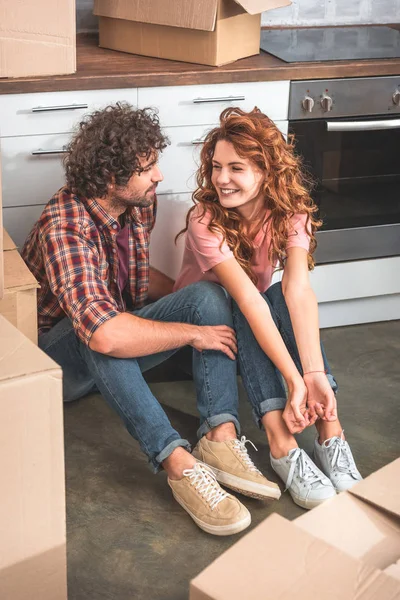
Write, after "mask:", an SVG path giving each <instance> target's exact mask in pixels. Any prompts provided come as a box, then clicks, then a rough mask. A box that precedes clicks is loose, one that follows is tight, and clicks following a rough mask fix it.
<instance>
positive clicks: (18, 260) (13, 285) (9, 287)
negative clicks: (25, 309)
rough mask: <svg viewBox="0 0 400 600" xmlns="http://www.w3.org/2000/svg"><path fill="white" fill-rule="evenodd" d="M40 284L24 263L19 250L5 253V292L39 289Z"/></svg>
mask: <svg viewBox="0 0 400 600" xmlns="http://www.w3.org/2000/svg"><path fill="white" fill-rule="evenodd" d="M38 287H39V284H38V282H37V281H36V279H35V278H34V276H33V275H32V273H31V272H30V270H29V269H28V267H27V266H26V264H25V263H24V261H23V259H22V257H21V255H20V254H19V252H18V250H9V251H8V252H5V253H4V292H5V293H7V292H14V291H18V290H23V289H24V290H26V289H32V288H38Z"/></svg>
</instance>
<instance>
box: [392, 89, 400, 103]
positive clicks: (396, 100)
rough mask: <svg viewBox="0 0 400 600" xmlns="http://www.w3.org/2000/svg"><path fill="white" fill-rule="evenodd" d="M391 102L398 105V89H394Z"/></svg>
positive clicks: (399, 101) (399, 98)
mask: <svg viewBox="0 0 400 600" xmlns="http://www.w3.org/2000/svg"><path fill="white" fill-rule="evenodd" d="M392 99H393V104H395V105H396V106H400V90H396V91H395V93H394V94H393V96H392Z"/></svg>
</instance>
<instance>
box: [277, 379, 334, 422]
mask: <svg viewBox="0 0 400 600" xmlns="http://www.w3.org/2000/svg"><path fill="white" fill-rule="evenodd" d="M288 392H289V393H288V400H287V403H286V406H285V410H284V411H283V415H282V416H283V420H284V421H285V423H286V426H287V428H288V429H289V431H290V433H301V432H302V431H303V430H304V429H305V428H306V427H309V426H310V425H313V424H314V423H315V421H316V420H317V419H318V418H319V419H323V420H324V421H336V419H337V406H336V396H335V394H334V392H333V390H332V388H331V386H330V384H329V381H328V378H327V376H326V375H325V373H323V372H317V373H308V374H305V375H304V376H303V378H301V377H299V380H298V381H297V382H296V383H295V384H294V385H288Z"/></svg>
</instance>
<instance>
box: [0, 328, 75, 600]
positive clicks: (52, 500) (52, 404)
mask: <svg viewBox="0 0 400 600" xmlns="http://www.w3.org/2000/svg"><path fill="white" fill-rule="evenodd" d="M0 339H1V344H0V448H1V452H0V473H1V510H0V532H1V535H0V598H1V599H2V600H28V599H29V600H66V598H67V591H66V549H65V483H64V442H63V411H62V372H61V369H60V367H58V365H57V364H56V363H55V362H53V361H52V360H51V359H50V358H49V357H48V356H46V354H44V353H43V352H42V351H41V350H39V348H37V347H36V346H35V345H34V344H32V342H30V341H29V340H28V339H27V338H26V337H25V336H23V335H22V333H20V332H19V331H18V330H17V329H15V328H14V327H13V326H12V325H11V324H10V323H9V322H8V321H7V320H6V319H4V318H3V317H1V316H0Z"/></svg>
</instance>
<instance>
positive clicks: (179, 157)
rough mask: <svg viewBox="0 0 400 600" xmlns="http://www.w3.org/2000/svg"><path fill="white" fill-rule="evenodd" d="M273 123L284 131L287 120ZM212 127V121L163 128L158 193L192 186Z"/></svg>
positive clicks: (177, 190) (175, 192)
mask: <svg viewBox="0 0 400 600" xmlns="http://www.w3.org/2000/svg"><path fill="white" fill-rule="evenodd" d="M276 124H277V126H278V127H279V129H280V130H281V131H282V133H283V134H284V135H286V134H287V127H288V122H287V121H277V122H276ZM213 127H216V125H208V126H204V125H196V126H195V125H192V126H190V127H189V126H188V127H165V128H164V131H165V133H166V135H167V136H168V138H169V140H170V142H171V144H170V146H168V147H167V148H166V149H165V150H164V152H163V153H162V154H161V156H160V162H159V164H160V169H161V172H162V174H163V175H164V180H163V181H162V182H161V183H160V184H159V185H158V188H157V193H158V194H171V193H173V194H181V193H187V192H193V191H194V190H195V189H196V172H197V169H198V167H199V156H200V149H201V141H202V140H203V139H204V137H205V135H206V134H207V133H208V131H210V129H212V128H213Z"/></svg>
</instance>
